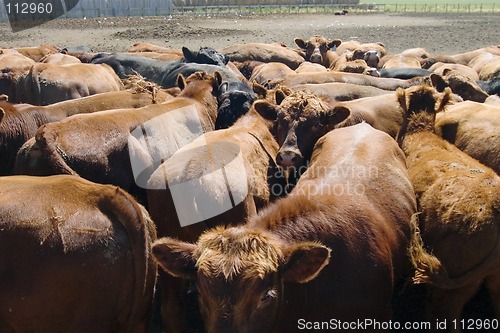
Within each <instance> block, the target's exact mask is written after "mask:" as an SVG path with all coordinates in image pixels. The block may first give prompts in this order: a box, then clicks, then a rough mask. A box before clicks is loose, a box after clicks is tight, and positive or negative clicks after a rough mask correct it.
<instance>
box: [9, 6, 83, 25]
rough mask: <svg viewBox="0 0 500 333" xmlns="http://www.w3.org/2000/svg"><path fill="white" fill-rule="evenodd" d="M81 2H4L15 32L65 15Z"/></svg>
mask: <svg viewBox="0 0 500 333" xmlns="http://www.w3.org/2000/svg"><path fill="white" fill-rule="evenodd" d="M78 2H79V0H36V1H35V0H4V6H5V11H6V12H7V16H8V18H9V23H10V27H11V29H12V31H13V32H19V31H22V30H26V29H30V28H33V27H36V26H39V25H42V24H44V23H46V22H48V21H52V20H53V19H56V18H58V17H59V16H61V15H64V14H65V13H67V12H68V11H69V10H71V9H72V8H74V7H75V6H76V5H77V4H78Z"/></svg>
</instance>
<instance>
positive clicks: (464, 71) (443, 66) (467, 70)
mask: <svg viewBox="0 0 500 333" xmlns="http://www.w3.org/2000/svg"><path fill="white" fill-rule="evenodd" d="M429 70H430V71H433V72H434V73H436V74H439V75H441V76H443V75H444V72H445V71H450V70H452V71H456V72H458V73H460V74H461V75H463V76H465V77H467V78H469V79H471V80H474V81H477V80H479V75H478V73H477V72H476V71H475V70H474V69H472V68H471V67H469V66H466V65H461V64H447V63H444V62H437V63H435V64H434V65H432V66H431V67H430V68H429Z"/></svg>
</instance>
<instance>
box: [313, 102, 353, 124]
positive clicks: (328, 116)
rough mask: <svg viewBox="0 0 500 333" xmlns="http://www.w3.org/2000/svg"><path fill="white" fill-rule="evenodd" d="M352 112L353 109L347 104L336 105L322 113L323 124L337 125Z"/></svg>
mask: <svg viewBox="0 0 500 333" xmlns="http://www.w3.org/2000/svg"><path fill="white" fill-rule="evenodd" d="M350 114H351V110H349V109H348V108H346V107H345V106H336V107H334V108H333V109H330V110H327V111H326V112H325V113H324V114H322V116H321V119H320V121H321V124H322V125H336V124H339V123H341V122H343V121H344V120H346V119H347V117H349V115H350Z"/></svg>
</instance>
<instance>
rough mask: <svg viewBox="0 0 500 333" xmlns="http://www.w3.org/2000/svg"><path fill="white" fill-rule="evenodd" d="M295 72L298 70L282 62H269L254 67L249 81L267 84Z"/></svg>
mask: <svg viewBox="0 0 500 333" xmlns="http://www.w3.org/2000/svg"><path fill="white" fill-rule="evenodd" d="M294 74H296V72H294V71H293V70H292V69H290V67H288V66H287V65H285V64H282V63H280V62H268V63H262V64H260V65H258V66H256V67H254V69H253V71H252V74H251V76H250V78H249V81H250V82H257V83H259V84H262V85H267V84H268V83H269V82H271V81H275V80H279V79H282V78H284V77H285V76H287V75H294Z"/></svg>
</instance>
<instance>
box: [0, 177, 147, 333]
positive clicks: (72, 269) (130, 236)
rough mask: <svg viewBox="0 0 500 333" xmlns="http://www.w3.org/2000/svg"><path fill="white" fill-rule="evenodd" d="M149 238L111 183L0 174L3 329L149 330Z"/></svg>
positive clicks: (135, 210) (133, 205) (137, 209)
mask: <svg viewBox="0 0 500 333" xmlns="http://www.w3.org/2000/svg"><path fill="white" fill-rule="evenodd" d="M41 194H43V195H41ZM155 239H156V232H155V228H154V224H153V222H152V221H151V219H150V218H149V214H148V213H147V212H146V210H145V209H144V208H143V207H141V206H140V205H138V204H137V202H136V201H135V200H134V199H133V198H132V197H131V196H130V195H129V194H127V193H126V192H125V191H123V190H121V189H119V188H117V187H115V186H109V185H99V184H94V183H91V182H89V181H86V180H84V179H82V178H79V177H74V176H61V175H60V176H52V177H27V176H11V177H1V178H0V253H1V255H0V272H1V274H0V281H1V283H0V331H1V332H46V333H49V332H75V333H76V332H81V333H84V332H102V333H112V332H116V333H118V332H144V333H145V332H148V326H149V320H150V313H151V304H152V298H153V290H154V285H155V279H156V265H155V262H154V260H153V257H152V255H151V243H152V241H154V240H155Z"/></svg>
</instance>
